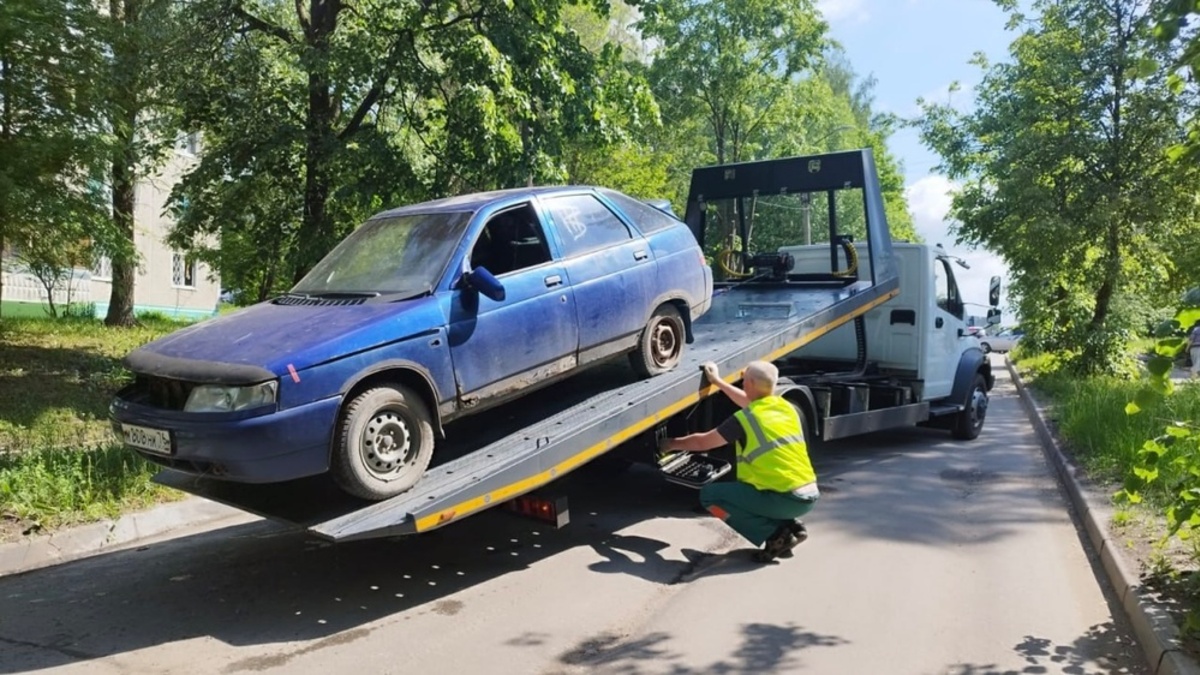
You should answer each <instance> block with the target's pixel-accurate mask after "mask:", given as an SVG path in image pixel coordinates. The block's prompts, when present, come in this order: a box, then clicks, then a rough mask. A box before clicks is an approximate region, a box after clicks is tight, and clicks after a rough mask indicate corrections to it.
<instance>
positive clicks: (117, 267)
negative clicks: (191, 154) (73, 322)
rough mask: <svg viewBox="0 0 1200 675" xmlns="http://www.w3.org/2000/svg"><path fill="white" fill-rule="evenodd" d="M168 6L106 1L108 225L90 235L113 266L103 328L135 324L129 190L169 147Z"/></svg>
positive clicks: (151, 0) (150, 0) (157, 0)
mask: <svg viewBox="0 0 1200 675" xmlns="http://www.w3.org/2000/svg"><path fill="white" fill-rule="evenodd" d="M172 2H173V0H109V2H108V12H107V13H106V14H105V15H104V21H103V23H102V25H101V27H100V30H99V35H100V38H101V39H102V40H103V42H104V47H105V49H104V51H105V53H106V56H107V69H106V75H107V77H104V78H103V80H102V83H103V86H104V93H103V105H102V109H103V111H104V114H105V119H104V127H105V131H106V132H107V138H108V154H107V171H106V172H105V174H106V179H107V180H106V184H107V185H108V188H109V195H110V198H111V209H110V222H109V223H108V226H107V227H105V228H103V229H101V230H100V231H98V232H97V233H96V238H95V240H96V246H97V248H98V249H99V251H100V252H101V253H103V254H105V255H107V256H109V258H110V259H111V260H112V291H111V295H110V296H109V304H108V313H107V315H106V316H105V318H104V322H105V323H106V324H107V325H110V326H127V325H130V324H132V323H133V322H134V315H133V286H134V280H135V279H136V277H137V266H138V252H137V248H136V246H135V241H134V237H135V234H134V232H135V213H134V212H135V209H136V206H137V204H136V199H135V190H136V187H137V184H138V181H139V180H141V179H142V178H144V177H146V176H149V175H152V174H153V173H154V172H155V171H156V169H157V168H158V165H159V163H160V162H161V160H162V158H163V157H164V153H165V152H166V151H167V150H168V149H169V148H171V147H172V145H173V144H174V142H175V129H174V126H173V123H172V118H171V116H170V101H169V97H168V93H167V91H166V90H165V89H164V88H163V87H162V86H161V80H162V79H163V78H164V76H165V73H164V68H165V66H166V65H168V64H173V63H175V59H174V56H175V55H174V52H173V50H172V45H174V44H175V43H176V38H177V33H176V24H174V23H173V16H172V13H171V9H172Z"/></svg>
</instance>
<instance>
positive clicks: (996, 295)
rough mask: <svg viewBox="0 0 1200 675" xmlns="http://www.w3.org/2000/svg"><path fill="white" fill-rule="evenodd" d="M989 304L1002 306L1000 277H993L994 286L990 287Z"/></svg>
mask: <svg viewBox="0 0 1200 675" xmlns="http://www.w3.org/2000/svg"><path fill="white" fill-rule="evenodd" d="M988 304H989V305H991V306H992V307H999V306H1000V277H992V287H991V288H990V289H988ZM988 316H991V314H989V315H988Z"/></svg>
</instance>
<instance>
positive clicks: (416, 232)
mask: <svg viewBox="0 0 1200 675" xmlns="http://www.w3.org/2000/svg"><path fill="white" fill-rule="evenodd" d="M470 219H471V214H470V213H466V212H451V213H446V212H441V213H415V214H404V215H399V216H393V217H387V218H374V219H372V220H369V221H367V222H366V223H364V224H363V225H362V226H361V227H359V228H358V229H357V230H355V231H354V232H353V233H351V234H350V236H348V237H346V238H345V239H343V240H342V242H341V243H340V244H338V245H337V246H335V247H334V249H333V250H332V251H330V252H329V254H328V255H326V256H325V257H324V258H322V259H321V262H319V263H317V265H316V266H315V267H313V268H312V270H311V271H310V272H309V273H308V274H307V275H305V276H304V278H303V279H301V280H300V283H298V284H296V285H295V287H293V288H292V292H293V293H304V294H306V295H325V294H340V293H348V294H354V293H371V294H375V293H379V294H387V295H403V296H407V297H412V296H416V295H420V294H422V293H426V292H428V291H429V290H430V289H432V288H433V287H434V286H435V285H436V284H437V281H438V278H439V277H440V276H441V274H442V272H443V270H445V268H446V263H447V259H448V258H449V257H450V254H451V253H452V252H453V250H454V246H455V245H456V244H457V243H458V241H459V239H460V238H461V237H462V234H463V231H464V230H465V229H466V226H467V223H468V222H470Z"/></svg>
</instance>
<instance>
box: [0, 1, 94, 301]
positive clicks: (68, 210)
mask: <svg viewBox="0 0 1200 675" xmlns="http://www.w3.org/2000/svg"><path fill="white" fill-rule="evenodd" d="M98 20H99V16H98V14H97V13H96V12H95V11H94V7H93V5H92V4H91V3H89V2H78V1H77V0H6V1H5V2H4V3H0V157H2V158H3V161H0V253H2V252H4V251H5V249H6V248H7V245H8V244H10V243H12V242H23V243H25V244H28V243H29V242H31V241H34V240H37V239H39V238H45V239H50V238H56V237H58V235H59V234H60V232H59V229H60V228H64V227H65V228H70V231H77V230H78V229H79V228H84V227H86V228H88V229H93V228H95V227H96V226H98V225H99V223H98V221H97V218H98V217H99V216H100V215H101V214H102V197H101V195H100V193H98V192H96V191H94V190H92V189H91V186H92V184H93V180H92V179H93V178H94V177H95V174H96V172H95V168H96V163H97V160H98V159H100V158H101V157H102V154H101V153H102V147H103V146H102V141H103V138H102V137H101V136H99V135H98V134H96V133H95V129H96V127H97V125H98V122H99V120H98V118H97V117H96V115H95V112H96V110H97V108H98V106H97V103H98V101H99V98H98V97H99V95H100V93H101V92H100V90H99V88H98V87H97V82H98V80H99V79H100V74H101V66H102V62H101V60H100V50H99V45H98V44H97V42H96V41H95V36H96V28H97V25H98V24H97V22H98ZM23 248H24V249H25V250H28V246H27V245H26V246H25V247H23ZM2 292H3V288H2V287H0V293H2Z"/></svg>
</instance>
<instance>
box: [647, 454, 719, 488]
mask: <svg viewBox="0 0 1200 675" xmlns="http://www.w3.org/2000/svg"><path fill="white" fill-rule="evenodd" d="M658 468H659V470H660V471H662V473H663V477H665V478H666V479H667V480H669V481H671V482H672V483H678V484H679V485H686V486H688V487H693V488H701V487H704V486H705V485H708V484H709V483H712V482H713V481H715V480H717V479H719V478H720V477H721V476H724V475H725V474H727V473H729V470H730V469H732V468H733V465H732V464H730V463H729V462H726V461H725V460H723V459H717V458H715V457H705V456H703V455H698V454H696V453H694V452H672V453H669V454H667V455H664V456H662V457H659V458H658Z"/></svg>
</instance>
